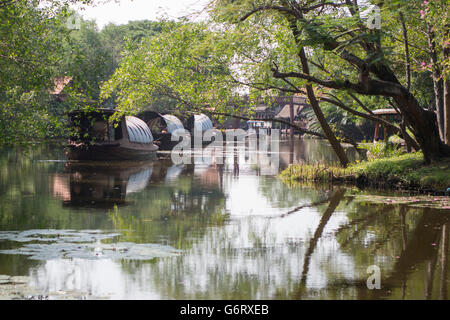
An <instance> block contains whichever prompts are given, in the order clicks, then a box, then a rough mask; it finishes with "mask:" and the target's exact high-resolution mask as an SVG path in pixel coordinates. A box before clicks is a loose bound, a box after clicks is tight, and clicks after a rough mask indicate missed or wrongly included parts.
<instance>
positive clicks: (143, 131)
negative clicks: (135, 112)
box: [125, 116, 153, 143]
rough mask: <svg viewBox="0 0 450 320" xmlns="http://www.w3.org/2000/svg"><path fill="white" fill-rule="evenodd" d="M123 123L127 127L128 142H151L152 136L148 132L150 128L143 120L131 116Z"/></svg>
mask: <svg viewBox="0 0 450 320" xmlns="http://www.w3.org/2000/svg"><path fill="white" fill-rule="evenodd" d="M125 123H126V126H127V131H128V136H129V138H130V142H137V143H152V142H153V135H152V133H151V131H150V128H149V127H148V126H147V124H146V123H145V122H144V121H143V120H141V119H139V118H136V117H132V116H126V117H125Z"/></svg>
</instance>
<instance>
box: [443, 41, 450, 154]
mask: <svg viewBox="0 0 450 320" xmlns="http://www.w3.org/2000/svg"><path fill="white" fill-rule="evenodd" d="M448 60H450V45H449V44H447V45H445V46H444V61H448ZM444 141H445V143H446V144H447V145H449V146H450V74H446V75H444Z"/></svg>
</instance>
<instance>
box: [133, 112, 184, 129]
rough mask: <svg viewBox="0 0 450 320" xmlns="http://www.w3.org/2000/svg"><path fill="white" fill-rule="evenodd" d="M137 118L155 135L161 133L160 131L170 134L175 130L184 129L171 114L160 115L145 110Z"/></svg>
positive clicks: (178, 120) (179, 121)
mask: <svg viewBox="0 0 450 320" xmlns="http://www.w3.org/2000/svg"><path fill="white" fill-rule="evenodd" d="M138 117H139V119H142V120H144V121H145V123H147V125H148V127H149V128H150V130H151V131H152V132H153V133H155V134H159V133H161V131H162V130H166V131H167V132H168V133H170V134H172V133H173V132H174V131H175V130H178V129H184V126H183V123H182V122H181V120H180V119H178V118H177V117H176V116H174V115H171V114H165V115H162V114H160V113H158V112H155V111H150V110H147V111H144V112H142V113H140V114H139V115H138Z"/></svg>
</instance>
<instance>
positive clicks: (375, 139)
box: [373, 122, 380, 142]
mask: <svg viewBox="0 0 450 320" xmlns="http://www.w3.org/2000/svg"><path fill="white" fill-rule="evenodd" d="M379 133H380V123H378V122H377V123H376V124H375V133H374V135H373V142H377V140H378V134H379Z"/></svg>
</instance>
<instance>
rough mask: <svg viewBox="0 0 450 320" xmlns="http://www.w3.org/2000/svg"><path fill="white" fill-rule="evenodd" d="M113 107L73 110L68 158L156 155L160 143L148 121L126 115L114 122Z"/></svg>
mask: <svg viewBox="0 0 450 320" xmlns="http://www.w3.org/2000/svg"><path fill="white" fill-rule="evenodd" d="M114 112H115V110H113V109H97V110H93V111H83V110H81V111H73V112H70V113H69V126H70V128H71V133H70V138H69V143H68V151H67V158H68V159H69V160H145V159H154V158H156V151H157V150H158V146H156V145H155V144H154V143H153V140H154V139H153V135H152V133H151V131H150V128H149V127H148V126H147V124H146V123H145V122H144V121H142V120H141V119H139V118H136V117H132V116H124V117H122V118H121V119H120V120H119V121H118V122H115V123H111V122H110V121H109V117H110V116H111V115H113V114H114Z"/></svg>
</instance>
